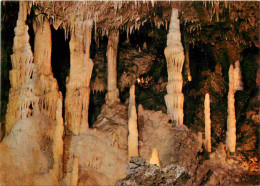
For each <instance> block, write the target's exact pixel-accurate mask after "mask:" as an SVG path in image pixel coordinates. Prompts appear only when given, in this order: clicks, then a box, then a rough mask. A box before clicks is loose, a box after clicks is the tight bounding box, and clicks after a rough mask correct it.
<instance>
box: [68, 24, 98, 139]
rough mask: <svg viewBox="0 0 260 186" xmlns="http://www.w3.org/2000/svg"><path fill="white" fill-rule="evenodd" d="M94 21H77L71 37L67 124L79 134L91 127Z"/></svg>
mask: <svg viewBox="0 0 260 186" xmlns="http://www.w3.org/2000/svg"><path fill="white" fill-rule="evenodd" d="M91 29H92V21H91V20H86V21H80V20H78V21H76V22H75V25H74V29H73V30H72V32H71V39H70V75H69V77H68V79H67V84H66V88H67V92H66V99H65V124H66V126H67V128H68V129H69V130H70V131H72V132H73V134H75V135H78V134H79V133H83V132H85V131H86V130H87V129H88V128H89V124H88V109H89V95H90V87H89V85H90V80H91V75H92V69H93V62H92V60H91V59H90V43H91Z"/></svg>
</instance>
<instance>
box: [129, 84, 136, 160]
mask: <svg viewBox="0 0 260 186" xmlns="http://www.w3.org/2000/svg"><path fill="white" fill-rule="evenodd" d="M128 132H129V135H128V159H129V160H130V159H131V157H132V156H139V153H138V129H137V114H136V106H135V86H134V85H132V86H131V88H130V98H129V106H128Z"/></svg>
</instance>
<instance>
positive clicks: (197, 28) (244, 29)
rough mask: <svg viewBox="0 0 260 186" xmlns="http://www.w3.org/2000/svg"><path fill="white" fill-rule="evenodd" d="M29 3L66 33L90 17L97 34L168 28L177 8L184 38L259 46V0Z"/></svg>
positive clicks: (211, 42)
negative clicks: (112, 30)
mask: <svg viewBox="0 0 260 186" xmlns="http://www.w3.org/2000/svg"><path fill="white" fill-rule="evenodd" d="M28 6H29V7H30V8H31V7H32V9H33V10H34V12H35V16H36V17H37V18H38V19H43V17H45V18H48V19H49V20H50V22H51V23H52V24H53V26H54V27H55V28H58V27H63V28H64V29H65V30H66V33H67V35H68V33H69V30H71V29H73V27H74V24H75V22H79V21H85V20H89V19H90V20H93V26H94V28H95V34H98V35H107V34H108V31H109V30H110V29H114V28H119V29H121V30H123V31H126V32H129V33H130V34H131V32H132V31H133V30H139V28H140V26H142V25H144V23H145V22H147V21H149V22H150V23H151V24H154V25H155V26H157V27H158V28H160V26H161V25H163V26H165V28H166V29H167V27H168V25H169V21H170V15H171V9H172V8H177V9H178V10H179V18H180V24H181V26H182V28H183V31H182V32H183V37H184V41H185V42H188V43H190V44H192V43H193V44H194V43H195V42H197V41H202V42H204V43H209V44H212V45H216V43H217V44H219V43H223V44H222V45H226V41H228V40H229V41H231V43H232V45H233V47H237V48H244V47H248V46H252V45H255V46H257V47H259V39H258V33H259V28H258V24H259V13H258V11H259V2H246V1H240V2H235V1H201V2H194V1H176V2H174V1H164V2H163V1H159V2H156V1H138V2H137V1H136V2H133V1H130V2H129V1H116V2H113V1H105V2H101V1H76V2H73V1H34V2H30V3H29V5H28ZM30 8H29V9H30ZM29 9H28V10H29ZM222 41H223V42H222ZM217 47H218V46H217ZM219 47H221V46H219Z"/></svg>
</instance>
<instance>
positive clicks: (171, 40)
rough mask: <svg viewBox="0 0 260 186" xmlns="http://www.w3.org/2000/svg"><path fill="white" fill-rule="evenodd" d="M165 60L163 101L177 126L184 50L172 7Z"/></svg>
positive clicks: (175, 11) (179, 117) (179, 111)
mask: <svg viewBox="0 0 260 186" xmlns="http://www.w3.org/2000/svg"><path fill="white" fill-rule="evenodd" d="M164 54H165V57H166V60H167V71H168V84H167V87H166V88H167V94H166V95H165V97H164V99H165V103H166V106H167V112H168V113H170V114H171V119H172V120H173V121H174V122H175V123H176V125H177V126H180V125H183V102H184V97H183V94H182V66H183V62H184V51H183V47H182V43H181V33H180V24H179V19H178V10H177V9H172V16H171V23H170V29H169V33H168V35H167V47H166V48H165V50H164Z"/></svg>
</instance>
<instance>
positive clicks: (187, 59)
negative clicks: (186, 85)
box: [184, 43, 192, 81]
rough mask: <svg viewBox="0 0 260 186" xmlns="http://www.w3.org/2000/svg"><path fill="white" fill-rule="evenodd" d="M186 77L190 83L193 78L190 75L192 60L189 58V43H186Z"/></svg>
mask: <svg viewBox="0 0 260 186" xmlns="http://www.w3.org/2000/svg"><path fill="white" fill-rule="evenodd" d="M184 67H185V71H184V73H185V76H186V77H187V78H188V81H191V80H192V76H191V74H190V58H189V43H185V66H184Z"/></svg>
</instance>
